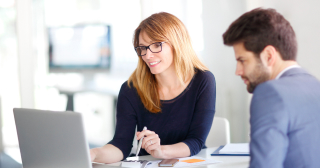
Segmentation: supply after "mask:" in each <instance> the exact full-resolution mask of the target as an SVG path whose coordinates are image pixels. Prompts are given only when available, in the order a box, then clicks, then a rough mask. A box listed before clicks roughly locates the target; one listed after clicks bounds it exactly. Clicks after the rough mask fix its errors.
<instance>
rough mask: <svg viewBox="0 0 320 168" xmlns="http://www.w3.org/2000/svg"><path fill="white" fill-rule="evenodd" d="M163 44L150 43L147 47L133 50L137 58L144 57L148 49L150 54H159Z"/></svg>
mask: <svg viewBox="0 0 320 168" xmlns="http://www.w3.org/2000/svg"><path fill="white" fill-rule="evenodd" d="M163 43H165V42H156V43H152V44H150V45H149V46H138V47H136V48H134V50H136V52H137V54H138V56H145V55H146V54H147V49H149V50H150V51H151V52H152V53H159V52H161V51H162V44H163Z"/></svg>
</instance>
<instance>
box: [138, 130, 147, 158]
mask: <svg viewBox="0 0 320 168" xmlns="http://www.w3.org/2000/svg"><path fill="white" fill-rule="evenodd" d="M144 130H147V127H146V126H144V127H143V130H142V131H144ZM143 138H144V136H143V137H142V138H141V139H140V140H139V144H138V148H137V153H136V157H137V156H138V154H139V152H140V149H141V145H142V140H143Z"/></svg>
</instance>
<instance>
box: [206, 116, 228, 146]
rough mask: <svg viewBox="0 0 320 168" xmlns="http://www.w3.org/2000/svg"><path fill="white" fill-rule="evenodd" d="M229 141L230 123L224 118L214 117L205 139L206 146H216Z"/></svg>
mask: <svg viewBox="0 0 320 168" xmlns="http://www.w3.org/2000/svg"><path fill="white" fill-rule="evenodd" d="M228 143H230V125H229V121H228V120H227V119H226V118H222V117H214V119H213V122H212V126H211V130H210V132H209V134H208V137H207V140H206V146H207V147H218V146H221V145H225V144H228Z"/></svg>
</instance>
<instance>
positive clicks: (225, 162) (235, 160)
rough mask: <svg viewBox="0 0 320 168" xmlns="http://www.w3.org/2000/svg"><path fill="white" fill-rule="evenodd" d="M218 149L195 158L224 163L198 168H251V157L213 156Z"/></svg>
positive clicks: (96, 167) (113, 166)
mask: <svg viewBox="0 0 320 168" xmlns="http://www.w3.org/2000/svg"><path fill="white" fill-rule="evenodd" d="M216 149H217V147H215V148H208V149H203V150H201V151H200V153H199V154H197V155H195V156H199V157H203V158H207V159H211V160H217V161H222V162H221V163H215V164H210V165H204V166H199V167H197V168H219V167H221V168H247V167H249V161H250V157H249V156H211V155H210V154H211V153H212V152H213V151H215V150H216ZM139 158H140V159H141V160H159V159H156V158H153V157H152V156H150V155H149V156H140V157H139ZM116 167H121V165H120V162H118V163H113V164H106V165H94V166H93V168H116Z"/></svg>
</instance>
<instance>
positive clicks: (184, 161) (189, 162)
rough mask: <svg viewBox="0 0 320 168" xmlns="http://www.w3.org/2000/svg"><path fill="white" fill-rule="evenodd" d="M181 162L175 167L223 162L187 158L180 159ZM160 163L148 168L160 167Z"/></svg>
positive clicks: (153, 162)
mask: <svg viewBox="0 0 320 168" xmlns="http://www.w3.org/2000/svg"><path fill="white" fill-rule="evenodd" d="M178 159H179V162H178V163H176V164H175V165H174V167H189V166H201V165H208V164H214V163H220V162H221V161H216V160H210V159H206V158H202V157H196V156H193V157H185V158H178ZM160 161H161V160H159V161H152V163H151V164H149V165H147V166H146V167H147V168H152V167H158V163H159V162H160Z"/></svg>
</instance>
